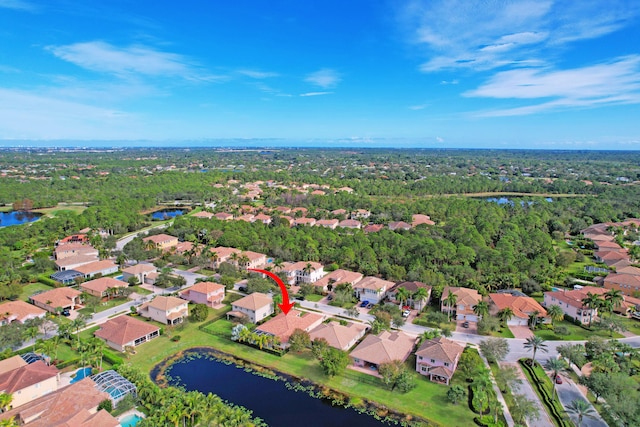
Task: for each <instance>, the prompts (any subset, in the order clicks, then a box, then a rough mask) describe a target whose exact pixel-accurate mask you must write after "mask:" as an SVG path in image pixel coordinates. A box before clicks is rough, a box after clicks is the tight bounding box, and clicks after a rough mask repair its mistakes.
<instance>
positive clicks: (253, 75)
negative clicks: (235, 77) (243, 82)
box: [238, 70, 279, 80]
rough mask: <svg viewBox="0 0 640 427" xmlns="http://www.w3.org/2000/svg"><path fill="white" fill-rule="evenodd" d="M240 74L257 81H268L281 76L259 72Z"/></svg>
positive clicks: (241, 71) (243, 72)
mask: <svg viewBox="0 0 640 427" xmlns="http://www.w3.org/2000/svg"><path fill="white" fill-rule="evenodd" d="M238 73H239V74H242V75H243V76H247V77H251V78H252V79H256V80H262V79H268V78H271V77H278V76H279V74H278V73H271V72H266V71H258V70H239V71H238Z"/></svg>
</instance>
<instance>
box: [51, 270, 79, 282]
mask: <svg viewBox="0 0 640 427" xmlns="http://www.w3.org/2000/svg"><path fill="white" fill-rule="evenodd" d="M49 277H50V278H52V279H53V280H55V281H56V282H58V283H62V284H63V285H65V286H67V285H74V284H75V283H76V280H79V279H83V280H84V274H82V273H80V272H79V271H75V270H64V271H56V272H55V273H53V274H50V275H49Z"/></svg>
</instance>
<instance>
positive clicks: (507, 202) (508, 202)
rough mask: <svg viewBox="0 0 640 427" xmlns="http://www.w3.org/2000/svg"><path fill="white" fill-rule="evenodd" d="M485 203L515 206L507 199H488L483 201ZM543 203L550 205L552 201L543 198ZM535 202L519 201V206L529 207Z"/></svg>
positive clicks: (548, 198) (549, 198)
mask: <svg viewBox="0 0 640 427" xmlns="http://www.w3.org/2000/svg"><path fill="white" fill-rule="evenodd" d="M485 200H486V201H487V202H493V203H497V204H499V205H511V206H513V205H514V204H515V202H514V201H513V200H512V199H510V198H509V197H489V198H487V199H485ZM544 200H545V201H547V202H549V203H551V202H553V199H552V198H551V197H545V198H544ZM534 203H535V202H534V201H532V200H529V201H524V200H520V206H525V205H527V206H531V205H532V204H534Z"/></svg>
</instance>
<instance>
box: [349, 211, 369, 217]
mask: <svg viewBox="0 0 640 427" xmlns="http://www.w3.org/2000/svg"><path fill="white" fill-rule="evenodd" d="M370 216H371V212H370V211H368V210H366V209H356V210H355V211H353V212H351V219H358V218H365V219H366V218H369V217H370Z"/></svg>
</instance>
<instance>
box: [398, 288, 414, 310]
mask: <svg viewBox="0 0 640 427" xmlns="http://www.w3.org/2000/svg"><path fill="white" fill-rule="evenodd" d="M410 295H411V294H410V293H409V290H408V289H407V288H398V290H396V301H398V305H399V306H400V307H402V306H403V305H404V303H406V302H407V301H408V300H409V296H410Z"/></svg>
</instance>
